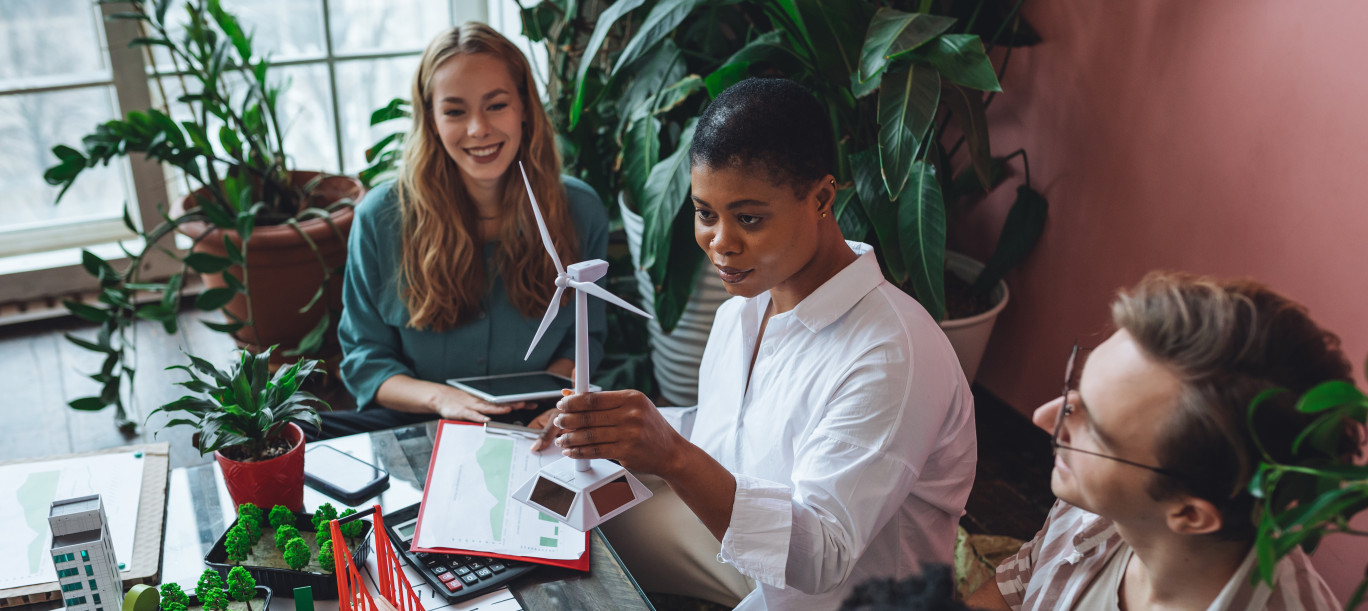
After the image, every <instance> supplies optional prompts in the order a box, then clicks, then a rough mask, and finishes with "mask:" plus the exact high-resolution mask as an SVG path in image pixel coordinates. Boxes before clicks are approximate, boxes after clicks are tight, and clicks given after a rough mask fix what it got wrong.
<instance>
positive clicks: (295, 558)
mask: <svg viewBox="0 0 1368 611" xmlns="http://www.w3.org/2000/svg"><path fill="white" fill-rule="evenodd" d="M310 555H311V554H310V553H309V544H308V543H305V542H304V538H303V537H295V538H293V539H290V540H289V541H288V542H286V543H285V554H284V556H285V564H288V565H289V566H290V568H292V569H295V570H299V569H302V568H304V567H305V566H306V565H308V564H309V557H310Z"/></svg>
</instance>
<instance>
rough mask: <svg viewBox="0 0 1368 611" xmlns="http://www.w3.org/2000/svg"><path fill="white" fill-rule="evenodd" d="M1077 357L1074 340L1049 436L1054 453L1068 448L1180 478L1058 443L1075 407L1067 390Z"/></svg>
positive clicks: (1164, 470) (1173, 474)
mask: <svg viewBox="0 0 1368 611" xmlns="http://www.w3.org/2000/svg"><path fill="white" fill-rule="evenodd" d="M1077 358H1078V342H1074V345H1073V350H1071V351H1069V363H1068V365H1067V366H1066V369H1065V370H1064V398H1063V399H1062V400H1061V401H1060V404H1059V412H1058V413H1057V414H1056V415H1055V425H1054V434H1053V435H1051V436H1050V445H1052V446H1054V448H1055V451H1056V453H1057V452H1058V451H1059V450H1069V451H1071V452H1078V453H1080V454H1091V455H1093V456H1098V457H1101V458H1106V459H1108V460H1114V461H1116V462H1120V463H1125V464H1128V465H1131V466H1133V467H1140V468H1141V469H1148V470H1150V471H1153V472H1155V473H1158V474H1160V475H1167V476H1169V477H1175V478H1180V479H1181V478H1182V474H1180V473H1178V472H1177V471H1173V470H1170V469H1164V468H1162V467H1152V466H1150V465H1146V464H1143V463H1138V462H1135V461H1133V460H1126V459H1124V458H1117V457H1115V456H1108V455H1106V454H1099V453H1097V452H1089V451H1088V450H1080V449H1078V448H1075V447H1072V446H1066V445H1064V444H1062V443H1059V432H1060V431H1062V430H1063V429H1064V419H1065V418H1066V417H1068V416H1069V415H1070V414H1072V413H1073V411H1074V407H1075V406H1073V405H1070V404H1069V390H1071V389H1072V388H1073V376H1074V362H1075V360H1077Z"/></svg>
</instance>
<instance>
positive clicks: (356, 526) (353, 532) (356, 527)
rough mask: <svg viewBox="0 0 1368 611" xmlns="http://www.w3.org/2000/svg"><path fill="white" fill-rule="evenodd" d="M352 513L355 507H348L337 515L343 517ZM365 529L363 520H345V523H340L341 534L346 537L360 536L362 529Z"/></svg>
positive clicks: (354, 511)
mask: <svg viewBox="0 0 1368 611" xmlns="http://www.w3.org/2000/svg"><path fill="white" fill-rule="evenodd" d="M354 513H356V510H355V509H350V508H348V509H347V510H345V511H343V512H342V515H340V516H338V517H339V518H345V517H347V516H349V515H352V514H354ZM365 529H366V524H365V523H364V522H362V521H361V520H352V521H351V522H347V523H346V524H343V525H342V536H344V537H347V538H348V539H354V538H356V537H359V536H361V533H362V531H364V530H365Z"/></svg>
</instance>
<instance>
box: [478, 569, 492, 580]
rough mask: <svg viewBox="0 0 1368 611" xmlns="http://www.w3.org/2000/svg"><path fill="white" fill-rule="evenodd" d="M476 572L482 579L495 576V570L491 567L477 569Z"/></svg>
mask: <svg viewBox="0 0 1368 611" xmlns="http://www.w3.org/2000/svg"><path fill="white" fill-rule="evenodd" d="M475 574H476V575H479V576H480V579H489V578H490V577H493V576H494V572H493V571H491V570H489V569H480V570H478V571H475Z"/></svg>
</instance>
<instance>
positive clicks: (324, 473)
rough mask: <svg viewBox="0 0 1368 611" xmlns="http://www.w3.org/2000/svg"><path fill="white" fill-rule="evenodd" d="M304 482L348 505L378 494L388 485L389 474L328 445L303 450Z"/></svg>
mask: <svg viewBox="0 0 1368 611" xmlns="http://www.w3.org/2000/svg"><path fill="white" fill-rule="evenodd" d="M304 481H305V482H307V483H308V484H309V485H310V486H313V488H314V489H315V490H317V491H319V492H322V493H323V494H326V495H328V496H330V497H333V498H335V499H337V500H339V501H342V502H343V503H346V504H348V505H356V504H357V503H360V502H361V501H364V500H366V499H368V498H371V497H373V496H375V495H376V494H379V493H380V491H381V490H384V489H385V487H386V486H388V485H389V473H387V472H386V471H385V470H384V469H381V468H380V467H377V466H375V465H372V464H370V463H368V462H366V461H364V460H361V459H359V458H357V457H355V456H352V455H350V454H347V453H346V452H343V451H341V450H338V449H336V448H333V447H329V446H322V445H319V446H310V447H308V448H307V449H305V450H304Z"/></svg>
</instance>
